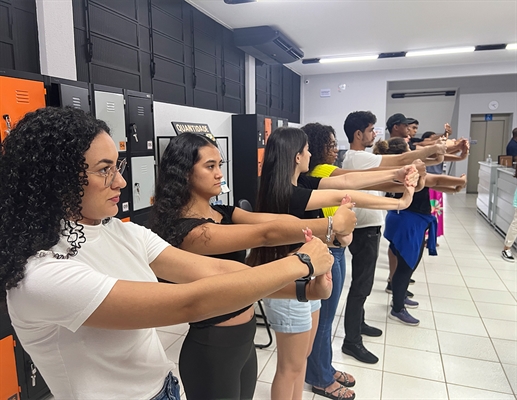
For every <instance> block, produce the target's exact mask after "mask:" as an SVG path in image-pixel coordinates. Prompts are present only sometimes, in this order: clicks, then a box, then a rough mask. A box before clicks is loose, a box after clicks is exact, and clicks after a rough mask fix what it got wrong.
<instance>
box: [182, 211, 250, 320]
mask: <svg viewBox="0 0 517 400" xmlns="http://www.w3.org/2000/svg"><path fill="white" fill-rule="evenodd" d="M212 209H214V210H215V211H217V212H218V213H219V214H221V215H222V216H223V218H222V220H221V222H220V224H221V225H230V224H233V221H232V215H233V211H234V210H235V207H234V206H224V205H213V206H212ZM207 223H213V224H216V223H217V222H215V221H214V220H213V219H211V218H181V219H179V220H178V222H177V223H176V226H177V227H178V228H179V227H181V226H182V225H183V228H186V229H185V234H184V235H183V237H179V238H178V243H179V244H181V243H182V242H183V239H185V237H186V236H187V235H188V234H189V233H190V231H191V230H192V229H194V228H196V227H198V226H200V225H203V224H207ZM178 230H180V231H181V229H178ZM178 247H179V245H178ZM209 257H212V258H220V259H223V260H233V261H238V262H241V263H244V260H245V258H246V250H239V251H233V252H231V253H225V254H214V255H210V256H209ZM250 307H251V305H249V306H247V307H244V308H242V309H240V310H238V311H234V312H232V313H228V314H224V315H219V316H217V317H213V318H209V319H205V320H203V321H198V322H192V323H191V324H190V325H191V326H192V327H196V328H204V327H207V326H212V325H217V324H220V323H221V322H225V321H228V320H229V319H232V318H234V317H236V316H237V315H240V314H242V313H243V312H245V311H246V310H248V309H249V308H250Z"/></svg>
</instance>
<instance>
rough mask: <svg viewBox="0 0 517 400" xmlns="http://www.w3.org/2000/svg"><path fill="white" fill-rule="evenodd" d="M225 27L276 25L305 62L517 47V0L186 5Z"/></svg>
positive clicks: (504, 54) (497, 58)
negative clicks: (463, 48)
mask: <svg viewBox="0 0 517 400" xmlns="http://www.w3.org/2000/svg"><path fill="white" fill-rule="evenodd" d="M187 2H188V3H190V4H192V5H193V6H194V7H196V8H198V9H199V10H200V11H202V12H203V13H205V14H207V15H208V16H210V17H212V18H213V19H215V20H216V21H218V22H220V23H221V24H223V25H224V26H226V27H228V28H230V29H232V28H243V27H251V26H260V25H269V26H272V27H274V28H276V29H278V30H280V31H282V32H283V33H284V34H285V35H286V36H287V37H288V38H290V39H291V40H292V41H293V42H294V43H295V44H296V45H297V46H298V47H300V48H301V49H302V50H303V52H304V53H305V56H304V58H319V57H323V56H347V55H362V54H366V55H368V54H378V53H386V52H397V51H409V50H424V49H430V48H440V47H456V46H467V45H470V46H473V45H474V46H475V45H486V44H501V43H515V42H517V0H485V1H480V0H478V1H470V0H434V1H426V0H398V1H395V0H297V1H294V0H259V2H257V3H247V4H238V5H228V4H225V3H224V1H223V0H187ZM491 62H509V63H513V64H514V65H515V66H516V67H517V50H492V51H478V52H474V53H467V54H455V55H441V56H425V57H414V58H398V59H393V58H392V59H378V60H371V61H355V62H348V63H333V64H305V65H304V64H302V62H301V61H297V62H295V63H291V64H288V67H289V68H291V69H292V70H294V71H296V72H297V73H299V74H300V75H315V74H331V73H339V72H349V71H368V70H384V69H401V68H418V67H429V66H443V65H455V64H477V63H491Z"/></svg>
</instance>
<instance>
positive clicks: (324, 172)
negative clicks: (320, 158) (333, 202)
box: [307, 164, 338, 218]
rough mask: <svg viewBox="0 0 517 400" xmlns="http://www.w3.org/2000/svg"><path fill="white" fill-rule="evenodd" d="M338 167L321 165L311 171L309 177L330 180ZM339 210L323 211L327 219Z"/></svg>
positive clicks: (327, 208)
mask: <svg viewBox="0 0 517 400" xmlns="http://www.w3.org/2000/svg"><path fill="white" fill-rule="evenodd" d="M336 168H337V167H336V166H335V165H330V164H319V165H316V166H315V167H314V169H313V170H312V171H310V172H309V173H308V174H307V175H309V176H313V177H315V178H328V177H330V175H331V174H332V172H334V170H335V169H336ZM337 209H338V208H337V207H324V208H322V209H321V210H322V211H323V215H324V216H325V218H327V217H329V216H332V215H334V213H335V212H336V210H337Z"/></svg>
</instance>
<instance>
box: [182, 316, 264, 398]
mask: <svg viewBox="0 0 517 400" xmlns="http://www.w3.org/2000/svg"><path fill="white" fill-rule="evenodd" d="M255 330H256V320H255V318H252V319H251V320H250V321H249V322H247V323H245V324H242V325H236V326H210V327H206V328H195V327H190V330H189V332H188V333H187V336H186V338H185V341H184V342H183V346H182V348H181V353H180V360H179V370H180V376H181V382H182V384H183V387H184V388H185V395H186V397H187V399H188V400H212V399H232V400H233V399H235V400H237V399H252V398H253V394H254V392H255V386H256V383H257V353H256V352H255V345H254V343H253V339H254V337H255Z"/></svg>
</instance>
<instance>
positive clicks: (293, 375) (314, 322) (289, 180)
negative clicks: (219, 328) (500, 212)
mask: <svg viewBox="0 0 517 400" xmlns="http://www.w3.org/2000/svg"><path fill="white" fill-rule="evenodd" d="M310 158H311V153H310V152H309V148H308V142H307V135H306V134H305V133H304V132H303V131H302V130H300V129H297V128H278V129H276V130H275V131H274V132H273V133H272V134H271V136H270V137H269V139H268V142H267V144H266V150H265V155H264V162H263V166H262V175H261V179H260V188H259V193H258V200H257V208H258V211H259V212H271V213H289V214H292V215H295V216H298V217H300V218H311V217H317V216H318V215H319V210H320V209H321V208H322V207H328V206H336V205H339V204H340V202H341V199H342V198H343V197H345V196H349V197H351V199H352V201H353V202H354V203H355V204H356V205H357V206H358V207H361V208H374V209H395V210H396V209H404V208H406V207H407V206H408V205H409V204H410V203H411V199H412V195H413V190H414V189H413V185H414V184H415V179H416V178H417V177H418V173H416V172H415V173H416V176H415V175H412V179H404V178H402V179H400V178H399V180H401V181H402V182H404V184H405V190H404V194H403V196H402V198H401V199H399V200H394V199H387V198H384V197H377V196H371V195H368V194H365V193H361V192H358V191H353V190H329V189H335V188H339V186H338V185H336V183H337V182H342V181H343V180H344V179H346V178H347V179H348V180H349V182H353V179H356V178H357V180H358V181H357V182H355V185H356V188H357V189H361V188H363V187H370V186H372V185H375V183H373V184H372V183H371V182H368V181H367V180H366V179H365V177H367V176H369V175H368V174H371V173H368V172H357V173H354V174H347V175H342V176H339V177H330V178H313V177H309V176H305V175H303V174H304V173H305V172H307V171H308V170H309V162H310ZM413 170H415V171H416V168H414V167H413V166H409V167H408V171H413ZM378 174H382V173H380V172H375V173H374V175H378ZM392 179H393V178H392ZM327 242H330V238H329V240H328V241H327ZM298 245H299V244H298ZM296 247H297V245H293V246H277V247H261V248H258V249H252V250H251V253H250V256H249V263H250V264H251V265H259V264H261V263H262V262H264V260H270V261H271V260H277V259H281V258H283V257H286V256H287V255H288V254H289V253H290V252H292V251H293V250H295V249H296ZM264 301H265V305H266V313H267V315H268V319H269V321H270V322H271V325H272V327H273V329H274V330H275V335H276V339H277V349H278V361H277V370H276V374H275V378H274V380H273V384H272V387H271V398H272V399H273V400H282V399H301V397H302V390H303V381H304V377H305V371H306V361H307V357H308V355H309V354H310V353H311V346H312V342H313V339H314V335H315V333H316V329H317V326H318V311H319V308H320V303H319V301H314V302H308V303H295V302H292V301H290V300H277V299H265V300H264ZM312 390H313V392H315V393H317V394H321V395H323V396H326V397H330V398H343V399H353V398H354V397H355V394H353V393H352V392H351V391H350V390H349V389H347V388H346V387H343V386H341V385H339V386H338V387H337V388H336V389H333V388H329V390H327V388H325V387H321V388H320V387H315V386H313V388H312Z"/></svg>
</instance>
